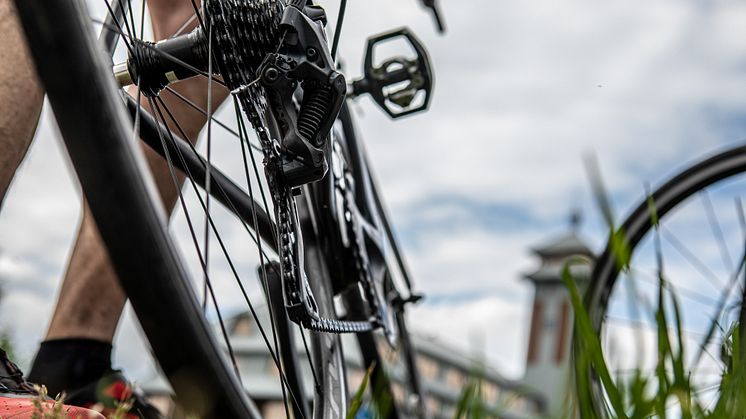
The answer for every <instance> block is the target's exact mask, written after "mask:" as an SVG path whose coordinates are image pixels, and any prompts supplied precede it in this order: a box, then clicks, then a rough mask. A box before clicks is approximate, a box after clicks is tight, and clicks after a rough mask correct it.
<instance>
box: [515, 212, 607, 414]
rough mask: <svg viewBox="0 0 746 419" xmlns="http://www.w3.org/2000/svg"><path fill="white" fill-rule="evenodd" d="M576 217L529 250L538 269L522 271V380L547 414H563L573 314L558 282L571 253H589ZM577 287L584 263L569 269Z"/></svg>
mask: <svg viewBox="0 0 746 419" xmlns="http://www.w3.org/2000/svg"><path fill="white" fill-rule="evenodd" d="M579 219H580V218H579V216H578V215H573V216H572V218H571V227H572V228H571V229H570V231H568V232H566V233H564V234H562V235H560V236H558V237H554V238H552V239H551V240H548V241H547V242H546V243H545V244H543V245H540V246H537V247H535V248H534V249H532V252H533V253H534V254H535V255H536V256H538V257H539V260H540V265H539V268H538V269H536V270H535V271H534V272H532V273H530V274H528V275H525V277H524V278H525V279H527V280H529V281H531V282H532V283H533V285H534V302H533V306H532V309H531V326H530V331H529V343H528V351H527V355H526V376H525V378H524V383H525V384H526V385H527V386H529V387H531V388H533V389H535V390H537V391H538V392H539V393H541V394H542V396H543V397H544V401H545V404H546V409H547V410H546V411H547V413H548V414H549V415H550V416H551V417H555V416H556V417H564V416H563V414H564V413H565V412H564V411H563V409H564V408H565V406H566V401H567V390H568V389H569V388H570V387H569V386H570V384H571V383H570V381H569V379H570V374H569V373H570V363H569V360H570V346H571V340H572V328H573V313H572V306H571V304H570V299H569V294H568V292H567V288H566V287H565V284H564V282H562V270H563V268H564V266H565V263H566V262H567V261H568V259H569V258H570V257H572V256H577V255H582V256H587V257H591V258H592V257H593V253H592V252H591V250H590V249H589V248H588V247H587V246H586V245H585V243H584V242H583V241H582V240H581V239H580V238H579V237H578V234H577V227H578V224H579ZM570 272H571V273H572V276H573V278H574V279H575V280H576V281H578V287H579V288H581V289H582V288H584V285H585V283H586V282H587V281H588V278H589V277H590V267H589V266H587V265H575V266H573V267H572V268H571V271H570Z"/></svg>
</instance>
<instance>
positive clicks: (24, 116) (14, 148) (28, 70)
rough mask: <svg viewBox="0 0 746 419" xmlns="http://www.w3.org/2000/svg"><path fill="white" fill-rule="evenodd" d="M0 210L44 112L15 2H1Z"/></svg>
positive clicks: (40, 92) (3, 0) (10, 0)
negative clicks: (40, 116) (41, 113)
mask: <svg viewBox="0 0 746 419" xmlns="http://www.w3.org/2000/svg"><path fill="white" fill-rule="evenodd" d="M0 34H2V36H0V57H2V59H0V104H2V105H0V108H1V109H2V111H1V112H0V208H2V203H3V199H4V198H5V193H6V192H7V190H8V186H9V185H10V181H11V180H12V179H13V174H15V171H16V169H17V168H18V165H19V164H20V163H21V160H23V156H25V155H26V150H28V146H29V144H31V139H32V138H33V137H34V132H35V131H36V124H37V122H38V120H39V113H40V112H41V104H42V97H43V95H42V91H41V88H40V87H39V83H38V82H37V80H36V70H35V69H34V66H33V63H32V62H31V57H30V56H29V53H28V50H27V48H26V43H25V41H24V39H23V34H22V32H21V28H20V26H19V23H18V19H17V18H16V16H15V7H14V6H13V1H12V0H0Z"/></svg>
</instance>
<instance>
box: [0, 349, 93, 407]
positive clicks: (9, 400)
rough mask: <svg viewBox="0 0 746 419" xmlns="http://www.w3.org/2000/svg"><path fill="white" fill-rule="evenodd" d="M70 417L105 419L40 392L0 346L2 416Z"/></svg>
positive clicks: (0, 402) (0, 400)
mask: <svg viewBox="0 0 746 419" xmlns="http://www.w3.org/2000/svg"><path fill="white" fill-rule="evenodd" d="M53 414H56V415H55V416H54V417H55V418H56V417H64V418H67V419H104V416H103V415H101V414H100V413H98V412H96V411H94V410H90V409H84V408H82V407H77V406H69V405H66V404H62V403H60V402H56V401H54V400H51V399H50V398H49V397H47V396H46V395H45V394H40V393H39V392H38V391H37V390H36V389H35V388H34V386H32V385H31V384H29V383H28V382H27V381H26V380H25V379H24V378H23V373H22V372H21V370H20V369H19V368H18V367H17V366H16V364H14V363H12V362H11V361H10V360H9V359H8V356H7V354H6V353H5V351H3V350H2V349H0V418H3V419H35V418H46V417H48V416H47V415H49V417H52V415H53Z"/></svg>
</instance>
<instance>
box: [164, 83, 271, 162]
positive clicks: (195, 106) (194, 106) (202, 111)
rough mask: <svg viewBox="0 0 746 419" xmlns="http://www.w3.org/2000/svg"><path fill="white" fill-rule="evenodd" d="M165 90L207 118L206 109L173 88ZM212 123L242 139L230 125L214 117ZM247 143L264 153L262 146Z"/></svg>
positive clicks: (167, 87)
mask: <svg viewBox="0 0 746 419" xmlns="http://www.w3.org/2000/svg"><path fill="white" fill-rule="evenodd" d="M165 90H167V91H168V92H169V93H171V94H173V95H174V96H176V97H177V98H178V99H179V100H181V101H182V102H184V103H185V104H187V105H188V106H189V107H190V108H192V109H194V110H196V111H197V112H199V113H201V114H202V115H204V116H205V117H207V111H205V110H204V109H202V108H201V107H199V106H198V105H197V104H196V103H194V102H193V101H191V100H189V98H187V97H186V96H184V95H182V94H181V93H179V92H177V91H176V90H174V89H173V88H172V87H170V86H166V88H165ZM212 121H213V122H214V123H216V124H217V125H218V126H219V127H221V128H223V129H225V130H226V131H227V132H228V133H229V134H231V135H232V136H234V137H236V138H240V136H239V134H238V132H236V131H235V130H234V129H233V128H231V127H229V126H228V125H226V124H224V123H223V122H221V121H220V120H219V119H217V118H215V117H214V116H213V117H212ZM246 141H247V142H248V143H249V146H250V147H251V148H253V149H254V150H258V151H262V148H261V147H260V146H258V145H256V144H254V143H252V142H251V141H249V140H248V139H246Z"/></svg>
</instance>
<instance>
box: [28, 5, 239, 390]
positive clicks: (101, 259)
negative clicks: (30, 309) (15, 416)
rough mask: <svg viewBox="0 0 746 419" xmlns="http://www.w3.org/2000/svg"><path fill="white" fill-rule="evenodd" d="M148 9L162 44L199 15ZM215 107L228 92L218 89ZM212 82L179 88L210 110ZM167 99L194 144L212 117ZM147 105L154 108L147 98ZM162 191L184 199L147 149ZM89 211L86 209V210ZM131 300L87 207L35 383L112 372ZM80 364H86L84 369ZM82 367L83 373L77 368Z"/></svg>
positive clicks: (183, 8)
mask: <svg viewBox="0 0 746 419" xmlns="http://www.w3.org/2000/svg"><path fill="white" fill-rule="evenodd" d="M148 6H149V9H150V13H151V18H152V22H153V30H154V34H155V37H156V39H162V38H165V37H168V36H169V35H171V34H172V33H174V32H175V31H176V30H177V29H178V28H179V27H180V26H181V25H182V24H183V23H184V22H185V21H187V20H188V19H189V18H190V16H191V15H192V14H193V8H192V3H191V1H190V0H150V1H149V2H148ZM214 86H215V87H214V90H213V108H215V107H217V105H218V104H220V102H222V100H223V99H224V98H225V97H226V95H227V92H226V91H225V90H224V89H223V88H221V87H220V86H217V85H214ZM206 87H207V80H206V79H204V78H194V79H191V80H187V81H183V82H180V83H178V84H176V85H174V89H176V90H177V91H179V92H180V93H181V94H182V95H184V96H186V97H188V98H189V99H190V100H192V101H193V102H194V103H197V104H200V105H201V106H203V107H206V102H207V89H206ZM161 97H162V98H163V99H164V101H165V102H166V104H167V106H168V108H169V109H170V111H171V112H172V113H173V114H174V116H175V117H176V119H177V120H178V121H179V124H180V126H181V129H183V130H184V132H185V133H186V134H187V137H188V139H189V140H190V141H192V142H194V141H196V139H197V135H198V133H199V132H200V130H201V129H202V127H203V125H204V123H205V120H206V118H205V117H204V116H203V115H202V114H201V113H200V112H198V111H196V110H194V109H192V108H190V107H189V106H187V105H185V104H184V103H183V102H181V101H180V99H178V98H177V97H176V96H174V95H172V94H170V93H168V92H164V93H163V94H162V95H161ZM143 102H144V103H143V106H144V107H145V108H148V106H147V103H145V100H144V98H143ZM144 150H145V155H146V158H147V161H148V163H149V165H150V168H151V170H152V172H153V176H154V178H155V181H156V186H157V188H158V191H159V193H160V195H161V198H162V200H163V202H164V205H165V206H166V207H167V208H172V207H173V205H174V204H175V202H176V200H177V198H178V191H177V190H176V188H175V187H174V185H173V181H172V179H171V176H170V173H169V168H168V166H167V164H166V162H165V161H164V160H163V159H162V158H161V157H160V156H158V155H157V154H156V153H154V152H153V151H151V150H150V149H147V148H144ZM84 207H85V206H84ZM124 302H125V295H124V293H123V292H122V290H121V288H120V286H119V284H118V282H117V278H116V275H115V273H114V271H113V269H112V267H111V265H110V263H109V260H108V256H107V254H106V251H105V249H104V247H103V244H102V242H101V239H100V237H99V234H98V231H97V229H96V226H95V223H94V221H93V218H92V217H91V215H90V212H89V211H88V210H87V208H84V211H83V217H82V221H81V225H80V230H79V233H78V238H77V241H76V243H75V247H74V249H73V253H72V256H71V258H70V261H69V264H68V269H67V272H66V275H65V279H64V282H63V285H62V288H61V290H60V295H59V298H58V301H57V306H56V308H55V312H54V315H53V317H52V321H51V324H50V327H49V330H48V332H47V336H46V339H47V340H46V341H45V342H43V343H42V345H41V347H40V350H39V352H38V353H37V356H36V359H35V361H34V365H33V367H32V370H31V374H30V379H33V380H38V381H39V382H44V383H45V384H46V385H47V386H48V387H49V388H50V390H53V391H59V390H62V389H70V388H75V387H78V386H80V385H85V384H87V383H88V382H90V381H92V380H95V379H97V378H99V377H100V376H101V375H102V374H104V373H106V372H108V370H109V369H110V368H111V365H110V362H111V361H110V355H111V341H112V339H113V337H114V332H115V331H116V327H117V324H118V321H119V317H120V315H121V313H122V308H123V306H124ZM80 365H85V367H84V368H80ZM76 366H77V368H76Z"/></svg>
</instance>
